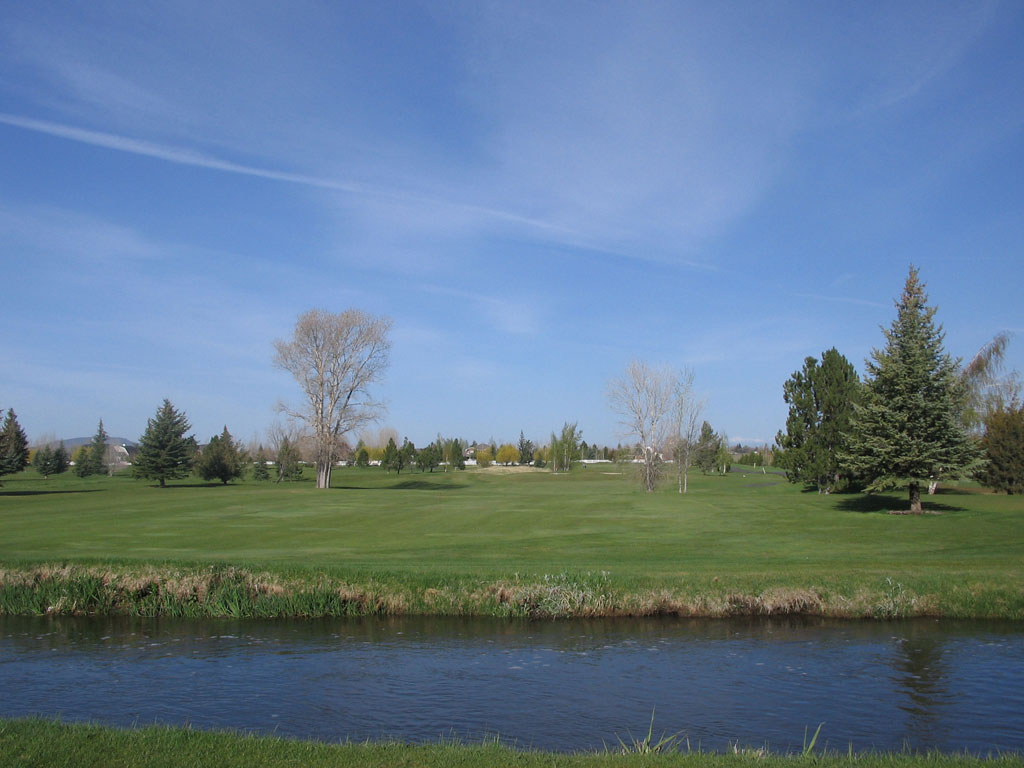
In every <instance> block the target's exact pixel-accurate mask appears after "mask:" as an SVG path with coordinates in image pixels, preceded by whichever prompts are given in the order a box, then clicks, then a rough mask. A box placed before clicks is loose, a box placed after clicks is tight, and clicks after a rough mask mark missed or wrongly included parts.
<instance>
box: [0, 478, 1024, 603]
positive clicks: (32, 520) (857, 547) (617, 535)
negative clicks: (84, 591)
mask: <svg viewBox="0 0 1024 768" xmlns="http://www.w3.org/2000/svg"><path fill="white" fill-rule="evenodd" d="M618 471H619V468H616V467H606V468H604V469H602V468H599V467H598V466H591V467H588V468H586V469H577V470H575V471H574V472H572V473H571V474H567V475H553V474H552V473H550V472H542V471H525V472H505V471H502V470H500V469H495V468H492V469H489V470H470V471H466V472H458V473H448V474H445V473H439V472H434V473H426V474H422V473H419V472H406V473H403V474H402V475H401V476H395V475H394V474H387V473H385V472H384V471H383V470H380V469H376V468H371V469H355V468H347V469H342V470H339V471H336V472H335V473H334V486H335V487H334V488H332V489H331V490H329V491H317V490H316V489H314V488H313V487H312V484H311V483H298V484H294V483H293V484H287V483H283V484H280V485H275V484H272V483H254V482H248V483H238V484H232V485H228V486H221V485H206V484H203V483H200V482H197V481H195V480H191V481H182V482H180V483H177V484H171V485H170V486H169V487H168V488H166V489H158V488H155V487H153V486H151V485H150V484H148V483H146V482H143V481H136V480H132V479H130V478H127V477H115V478H95V479H84V480H83V479H80V478H77V477H72V476H61V477H52V478H49V479H47V480H43V479H42V478H40V477H38V476H37V475H35V474H34V473H32V472H24V473H22V474H20V475H16V476H13V477H7V478H4V487H3V488H2V489H0V517H2V525H3V534H2V536H0V563H3V564H4V566H5V567H6V568H7V569H8V573H7V576H6V581H5V583H6V584H7V585H8V586H9V585H10V584H11V583H12V579H14V577H13V576H12V574H13V573H16V572H19V570H20V571H21V572H24V571H25V569H29V568H32V567H35V566H38V565H39V564H42V563H49V564H53V563H72V564H81V565H91V566H94V567H98V566H108V565H109V566H112V567H114V568H115V570H116V569H117V568H121V569H128V570H131V569H133V568H134V569H136V571H133V572H137V569H138V568H140V567H142V566H150V565H154V564H157V565H162V566H170V565H174V566H177V567H193V566H194V567H203V566H207V565H210V564H221V565H231V566H236V567H240V568H244V569H249V570H251V571H266V572H270V573H274V574H278V575H280V577H281V578H282V579H285V580H287V579H292V580H293V581H294V580H299V581H301V580H303V579H305V580H307V581H315V580H316V579H318V578H321V577H324V578H329V579H334V580H339V581H340V582H344V583H346V584H349V585H351V584H357V585H361V586H362V587H363V588H365V589H371V591H372V590H373V589H376V593H375V594H376V595H377V597H380V596H381V595H382V594H384V593H387V592H395V591H396V590H397V591H399V592H401V591H403V590H405V591H406V592H407V593H408V594H407V595H406V599H404V600H399V601H397V602H395V603H394V604H392V605H390V607H389V606H383V607H381V605H380V602H379V600H378V601H377V604H376V605H377V609H378V610H395V611H402V610H409V611H416V612H439V613H449V612H478V610H477V609H476V608H474V607H473V605H474V604H473V603H472V601H471V602H469V603H464V604H463V605H462V606H461V607H459V606H458V605H457V604H456V603H457V602H458V601H455V602H452V601H453V600H454V597H453V595H454V594H455V593H459V592H463V593H464V592H467V591H472V590H476V591H478V592H480V595H478V596H477V598H476V599H477V602H479V601H480V600H483V601H484V602H487V601H488V600H491V601H492V602H496V603H499V604H500V603H504V604H505V605H506V606H511V608H515V606H516V601H517V600H520V601H521V600H526V601H527V605H526V607H525V608H524V609H523V610H522V611H520V612H522V613H526V614H529V613H531V611H532V609H531V607H530V606H531V605H532V604H533V603H536V601H537V599H540V598H538V596H537V594H533V593H531V594H533V596H532V597H525V598H524V597H523V595H521V594H519V593H516V591H515V590H516V589H519V588H520V587H523V588H525V585H533V586H536V587H538V588H540V589H541V590H542V591H543V589H544V588H545V587H548V588H550V587H551V585H552V584H554V585H555V586H556V587H559V588H562V589H563V591H566V590H570V589H571V588H576V587H578V588H579V589H581V590H583V592H586V593H587V594H583V595H582V597H581V598H580V599H579V600H577V603H579V602H580V601H582V602H584V603H588V606H589V607H587V608H586V609H576V610H574V609H572V608H571V606H567V608H568V609H567V610H565V611H558V610H555V611H547V613H553V614H556V615H557V614H560V613H561V614H565V615H573V614H574V613H580V612H583V613H587V612H588V611H589V612H590V613H600V612H606V613H637V612H639V613H645V612H646V613H657V612H679V613H690V614H693V613H698V614H699V613H705V614H709V615H722V614H728V613H744V612H748V613H757V612H761V613H772V612H795V611H802V612H812V613H813V612H821V613H829V614H833V615H879V616H885V615H912V614H932V615H955V616H1001V617H1008V618H1024V505H1022V503H1021V501H1020V499H1019V498H1018V497H1015V496H999V495H994V494H988V493H980V492H978V491H976V490H973V489H962V490H958V489H945V490H943V491H942V492H940V493H939V494H937V495H936V496H931V497H927V498H926V501H925V505H926V509H931V510H933V511H935V512H939V513H940V514H937V515H926V516H923V517H911V516H895V515H889V514H886V510H889V509H902V508H905V506H906V500H905V498H904V496H903V494H893V495H888V496H887V495H878V496H866V495H860V494H849V495H844V494H837V495H832V496H819V495H818V494H816V493H813V492H812V493H808V492H805V491H803V490H802V489H801V488H800V487H799V486H794V485H791V484H789V483H787V482H785V481H784V480H783V479H782V478H780V477H777V476H772V475H762V474H758V473H750V474H747V475H746V476H744V475H741V474H731V475H729V476H727V477H720V476H711V477H703V476H700V475H699V474H698V475H696V476H694V477H692V478H691V489H690V492H689V493H688V494H686V495H685V496H681V495H679V494H678V493H676V492H675V489H674V488H673V487H672V486H671V485H667V486H666V487H664V488H663V489H662V490H660V491H658V492H656V493H654V494H647V493H644V492H643V491H642V490H641V489H640V487H639V485H638V484H637V483H636V482H635V481H634V480H633V479H632V478H631V476H630V475H629V469H628V468H627V469H626V474H612V473H614V472H618ZM602 572H603V575H602ZM588 573H589V575H587V574H588ZM37 581H38V578H37ZM249 581H250V582H251V581H252V579H250V580H249ZM382 585H384V586H382ZM496 585H498V586H496ZM500 585H506V586H507V587H508V590H511V591H507V592H506V593H504V594H499V592H500V589H501V588H502V587H501V586H500ZM250 586H252V585H251V584H250ZM264 586H266V585H264ZM288 588H294V584H292V586H291V587H288ZM365 589H364V592H365ZM495 589H497V590H498V591H497V592H495ZM431 590H432V591H431ZM446 590H448V591H449V592H451V593H452V594H450V595H449V594H447V592H446ZM481 590H482V591H481ZM489 590H490V592H494V594H493V595H490V596H488V595H489V594H490V592H489ZM270 591H273V590H270ZM428 592H429V594H427V593H428ZM534 592H536V590H534ZM484 593H488V594H484ZM439 594H440V596H438V595H439ZM425 595H426V597H425ZM630 595H632V597H629V596H630ZM702 596H703V597H702ZM364 597H365V595H364ZM540 597H541V598H542V597H543V595H541V596H540ZM561 597H565V596H561ZM569 597H571V595H570V596H569ZM627 597H629V599H627ZM428 598H429V599H428ZM598 598H600V600H598ZM566 599H568V598H566ZM702 600H703V602H702ZM531 601H532V603H531ZM588 601H589V602H588ZM595 601H596V602H595ZM598 603H600V605H599V604H598ZM431 605H433V607H431ZM601 605H603V606H604V608H603V609H602V608H601V607H600V606H601ZM844 606H846V607H845V608H844ZM48 607H49V606H48ZM534 607H536V606H534ZM7 610H11V608H10V607H8V608H7ZM483 611H484V612H494V611H493V610H491V609H489V608H488V609H483ZM498 612H499V613H500V612H501V611H498ZM511 612H512V613H516V611H515V610H512V611H511ZM532 612H533V613H537V611H532ZM540 613H544V611H540Z"/></svg>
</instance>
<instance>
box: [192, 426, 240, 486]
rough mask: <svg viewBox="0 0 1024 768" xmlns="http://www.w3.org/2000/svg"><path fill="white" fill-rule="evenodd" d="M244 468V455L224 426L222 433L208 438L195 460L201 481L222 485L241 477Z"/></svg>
mask: <svg viewBox="0 0 1024 768" xmlns="http://www.w3.org/2000/svg"><path fill="white" fill-rule="evenodd" d="M244 466H245V455H244V453H243V451H242V450H241V449H240V448H239V447H238V443H236V442H235V440H234V438H232V437H231V433H230V432H228V428H227V427H226V426H225V427H224V431H223V432H221V433H220V434H219V435H215V436H213V437H211V438H210V442H209V443H207V445H206V447H205V448H203V450H202V453H200V454H199V458H198V459H197V460H196V469H198V470H199V476H200V477H202V478H203V480H220V481H221V482H222V483H223V484H224V485H227V484H228V481H230V480H234V479H235V478H238V477H241V476H242V468H243V467H244Z"/></svg>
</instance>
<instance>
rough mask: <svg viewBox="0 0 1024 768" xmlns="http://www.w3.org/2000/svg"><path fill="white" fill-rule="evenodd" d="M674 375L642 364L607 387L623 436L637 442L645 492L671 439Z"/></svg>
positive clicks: (651, 486)
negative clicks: (627, 436)
mask: <svg viewBox="0 0 1024 768" xmlns="http://www.w3.org/2000/svg"><path fill="white" fill-rule="evenodd" d="M677 378H678V377H677V374H676V372H675V371H673V370H672V369H671V368H653V367H651V366H649V365H648V364H647V363H645V362H643V361H642V360H634V361H633V362H631V363H630V364H629V365H628V366H626V372H625V374H624V375H623V376H621V377H619V378H615V379H612V380H611V382H609V384H608V401H609V403H610V404H611V407H612V410H613V411H615V413H617V414H618V415H619V424H621V425H622V428H623V433H624V434H626V435H629V436H631V437H633V438H635V439H636V441H637V444H638V447H639V450H640V475H641V481H642V482H643V485H644V488H646V489H647V491H648V492H650V491H653V490H654V487H655V485H657V482H658V478H659V477H660V476H661V471H662V466H663V464H664V455H663V451H665V450H666V448H668V447H669V442H670V441H669V438H670V437H671V435H672V426H673V422H672V404H673V398H674V394H675V388H676V381H677Z"/></svg>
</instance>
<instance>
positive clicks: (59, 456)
mask: <svg viewBox="0 0 1024 768" xmlns="http://www.w3.org/2000/svg"><path fill="white" fill-rule="evenodd" d="M52 456H53V458H52V460H51V464H50V474H51V475H61V474H63V473H65V472H67V471H68V467H69V466H70V464H71V459H70V457H69V456H68V449H67V448H65V447H64V441H63V440H61V441H60V444H59V445H58V446H57V447H56V448H54V449H53V454H52Z"/></svg>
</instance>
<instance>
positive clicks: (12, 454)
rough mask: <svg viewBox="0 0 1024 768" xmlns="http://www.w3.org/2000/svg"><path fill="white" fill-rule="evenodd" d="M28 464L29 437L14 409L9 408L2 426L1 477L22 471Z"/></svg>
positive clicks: (0, 449) (0, 438)
mask: <svg viewBox="0 0 1024 768" xmlns="http://www.w3.org/2000/svg"><path fill="white" fill-rule="evenodd" d="M27 466H28V437H27V436H26V435H25V430H23V429H22V428H21V425H20V424H19V423H18V417H17V416H15V414H14V411H13V409H10V408H8V409H7V416H6V417H5V418H4V423H3V427H2V428H0V477H3V476H4V475H13V474H16V473H18V472H21V470H23V469H24V468H25V467H27Z"/></svg>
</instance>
